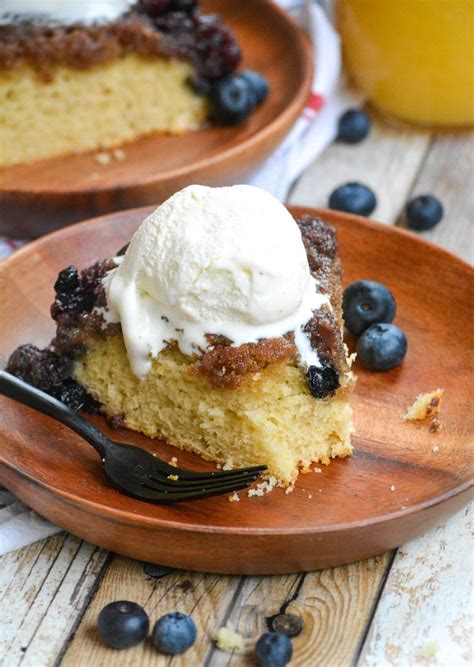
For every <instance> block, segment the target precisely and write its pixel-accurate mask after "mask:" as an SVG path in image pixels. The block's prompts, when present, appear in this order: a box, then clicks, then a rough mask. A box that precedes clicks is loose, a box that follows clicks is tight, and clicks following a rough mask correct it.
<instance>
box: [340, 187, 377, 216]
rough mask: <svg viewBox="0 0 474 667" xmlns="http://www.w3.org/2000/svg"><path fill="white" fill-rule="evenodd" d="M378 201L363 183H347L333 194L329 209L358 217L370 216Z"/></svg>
mask: <svg viewBox="0 0 474 667" xmlns="http://www.w3.org/2000/svg"><path fill="white" fill-rule="evenodd" d="M376 206H377V199H376V198H375V194H374V193H373V192H372V190H371V189H370V188H368V187H367V186H366V185H362V183H345V184H344V185H340V186H339V187H338V188H336V189H335V190H334V192H332V193H331V196H330V197H329V208H332V209H334V210H336V211H346V212H347V213H356V214H358V215H370V214H371V213H372V211H373V210H374V208H375V207H376Z"/></svg>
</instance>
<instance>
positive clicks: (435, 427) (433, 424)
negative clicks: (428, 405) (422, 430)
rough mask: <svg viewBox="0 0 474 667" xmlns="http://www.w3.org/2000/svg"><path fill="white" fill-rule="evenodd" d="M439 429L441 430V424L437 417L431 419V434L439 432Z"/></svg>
mask: <svg viewBox="0 0 474 667" xmlns="http://www.w3.org/2000/svg"><path fill="white" fill-rule="evenodd" d="M440 428H441V422H440V421H439V419H438V417H433V419H432V420H431V424H430V431H431V433H436V431H439V429H440Z"/></svg>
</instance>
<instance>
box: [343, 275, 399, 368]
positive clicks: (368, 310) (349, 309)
mask: <svg viewBox="0 0 474 667" xmlns="http://www.w3.org/2000/svg"><path fill="white" fill-rule="evenodd" d="M396 310H397V304H396V302H395V299H394V298H393V294H392V293H391V292H390V290H388V289H387V288H386V287H385V285H382V283H378V282H375V281H374V280H357V281H356V282H354V283H351V284H350V285H349V286H348V287H346V289H345V290H344V294H343V297H342V311H343V315H344V324H345V326H346V329H347V330H348V331H349V332H350V333H351V334H354V336H359V339H358V341H357V347H356V351H357V358H358V360H359V361H360V362H361V363H362V365H363V366H365V367H366V368H369V369H370V370H374V371H388V370H390V369H391V368H394V367H395V366H398V365H399V364H401V363H402V361H403V359H404V357H405V355H406V352H407V346H408V345H407V338H406V336H405V334H404V333H403V331H402V330H401V329H400V328H399V327H397V326H395V325H394V324H391V322H392V321H393V318H394V317H395V313H396Z"/></svg>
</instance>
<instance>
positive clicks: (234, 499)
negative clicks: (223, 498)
mask: <svg viewBox="0 0 474 667" xmlns="http://www.w3.org/2000/svg"><path fill="white" fill-rule="evenodd" d="M239 501H240V498H239V494H238V493H237V491H234V493H233V494H232V495H231V496H229V502H230V503H238V502H239Z"/></svg>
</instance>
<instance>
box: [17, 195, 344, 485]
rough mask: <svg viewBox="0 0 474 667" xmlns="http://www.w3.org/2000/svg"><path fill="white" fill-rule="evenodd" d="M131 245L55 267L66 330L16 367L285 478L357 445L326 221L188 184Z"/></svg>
mask: <svg viewBox="0 0 474 667" xmlns="http://www.w3.org/2000/svg"><path fill="white" fill-rule="evenodd" d="M123 252H124V254H120V255H119V256H117V257H115V258H113V259H110V260H107V261H105V262H102V263H98V264H96V265H95V266H93V267H91V268H89V269H86V270H85V271H83V272H82V273H81V274H80V275H79V274H78V272H77V270H76V269H75V268H74V267H68V268H67V269H64V270H63V271H62V272H61V273H60V274H59V277H58V280H57V282H56V284H55V290H56V299H55V302H54V304H53V306H52V316H53V318H54V319H55V320H56V322H57V333H56V336H55V338H54V340H53V341H52V343H51V346H50V348H49V349H48V350H46V351H42V352H41V351H38V350H36V348H33V347H32V346H23V347H21V348H19V349H18V350H17V351H16V352H15V353H14V354H13V355H12V357H11V358H10V361H9V367H8V370H9V371H10V372H12V373H14V374H15V375H19V376H20V377H23V379H25V380H27V381H29V382H33V383H34V384H38V383H40V384H41V382H42V381H43V380H44V379H46V380H47V382H50V383H51V382H53V380H54V382H55V383H56V384H55V385H54V386H50V387H47V386H45V385H44V383H43V388H44V389H45V390H47V391H48V390H49V391H50V392H51V393H55V394H56V395H59V396H61V395H62V396H63V400H64V399H65V400H66V401H68V400H69V394H70V396H71V400H72V402H76V405H80V404H81V402H83V401H84V400H88V401H89V402H90V397H92V398H93V400H94V401H96V402H97V404H98V405H99V407H100V410H101V411H102V412H104V413H105V414H106V415H107V416H108V417H109V418H110V419H111V420H112V421H114V422H115V423H117V424H120V425H122V426H126V427H127V428H130V429H132V430H135V431H139V432H141V433H144V434H146V435H148V436H150V437H152V438H155V437H161V438H165V439H166V440H167V441H168V442H169V443H171V444H173V445H175V446H176V447H179V448H181V449H185V450H187V451H192V452H196V453H198V454H200V455H201V456H202V457H203V458H205V459H208V460H211V461H215V462H218V463H221V464H226V463H227V465H234V466H238V467H240V466H247V465H255V464H266V465H267V466H268V469H269V474H271V475H273V476H274V477H276V478H277V479H278V480H279V481H280V482H283V483H286V484H288V483H291V482H293V481H294V480H295V479H296V477H297V475H298V470H299V469H301V468H307V467H308V466H309V465H310V464H311V463H312V462H322V463H329V461H330V459H331V458H334V457H336V456H341V457H344V456H347V455H348V454H350V453H351V444H350V434H351V408H350V406H349V393H350V389H351V386H352V384H353V376H352V374H351V372H350V361H349V359H348V357H347V350H346V348H345V345H344V343H343V339H342V330H343V326H342V319H341V285H340V280H341V267H340V263H339V260H338V258H337V244H336V238H335V232H334V230H333V229H332V228H331V227H329V226H328V225H326V224H325V223H324V222H323V221H321V220H319V219H316V218H312V217H308V216H306V217H303V218H302V219H300V220H298V221H296V222H295V220H294V219H293V217H292V216H291V215H290V213H289V212H288V211H287V209H286V208H285V207H284V206H283V205H282V204H280V202H278V201H277V200H276V199H275V198H273V197H272V196H271V195H269V194H268V193H266V192H264V191H263V190H260V189H258V188H255V187H252V186H244V185H242V186H234V187H229V188H208V187H204V186H189V187H187V188H185V189H184V190H181V191H180V192H178V193H177V194H175V195H173V197H171V198H170V199H168V200H167V201H166V202H165V203H164V204H162V205H161V206H160V207H159V208H158V209H156V211H155V212H154V213H152V215H150V216H149V217H148V218H147V219H146V220H145V221H144V222H143V224H142V225H141V226H140V228H139V229H138V231H137V232H136V233H135V235H134V237H133V239H132V240H131V242H130V244H129V245H128V247H127V248H126V249H124V251H123ZM55 359H56V360H57V363H56V362H55V361H54V360H55ZM45 364H46V367H47V368H48V371H47V372H42V370H41V369H42V368H44V366H45ZM52 369H54V370H53V371H52ZM55 373H56V374H57V379H56V376H55ZM61 378H67V379H66V388H64V387H63V385H62V384H61V381H62V380H61ZM68 383H69V384H68ZM84 389H85V390H86V391H87V395H86V393H85V392H84ZM61 392H62V393H61ZM81 392H82V393H81ZM87 396H89V398H87Z"/></svg>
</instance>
